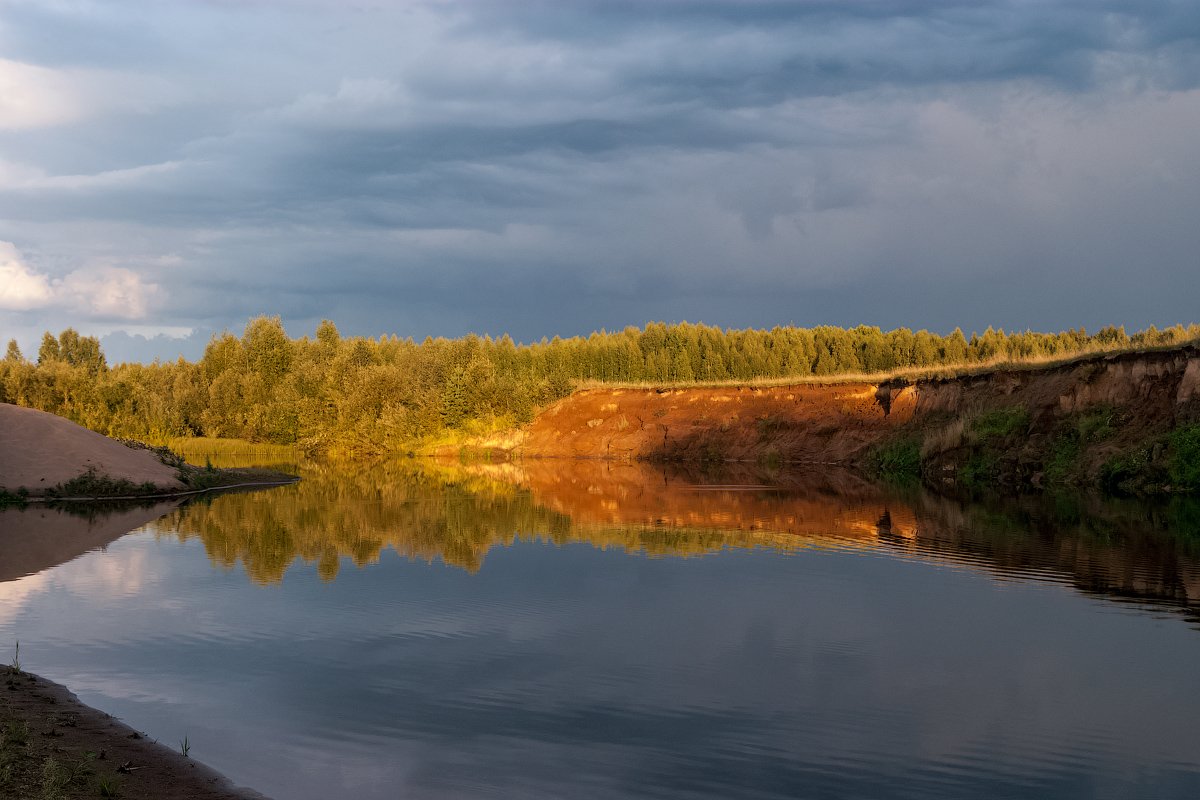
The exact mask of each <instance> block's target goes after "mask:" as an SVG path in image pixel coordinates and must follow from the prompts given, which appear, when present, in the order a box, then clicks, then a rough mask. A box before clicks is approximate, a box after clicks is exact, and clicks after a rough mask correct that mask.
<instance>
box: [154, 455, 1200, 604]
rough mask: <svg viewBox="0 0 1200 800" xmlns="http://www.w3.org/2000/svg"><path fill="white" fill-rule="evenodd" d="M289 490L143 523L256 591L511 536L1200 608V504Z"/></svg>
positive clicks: (338, 482) (846, 486) (805, 486)
mask: <svg viewBox="0 0 1200 800" xmlns="http://www.w3.org/2000/svg"><path fill="white" fill-rule="evenodd" d="M303 476H304V480H303V481H301V482H300V483H298V484H295V485H292V486H287V487H282V488H279V489H274V490H272V491H270V492H265V493H254V494H245V495H232V496H220V497H216V498H211V499H208V500H200V501H196V502H192V503H190V504H188V505H186V506H183V507H181V508H179V509H177V510H175V511H173V512H171V513H170V514H169V515H168V516H167V517H165V518H164V519H163V520H161V521H160V522H159V523H157V524H156V526H155V527H156V529H157V530H158V531H159V532H160V533H161V534H163V535H173V536H178V537H180V538H181V539H183V540H190V539H199V540H200V541H201V542H202V543H203V545H204V548H205V550H206V552H207V553H208V555H209V557H210V559H211V560H212V561H213V562H214V563H215V564H218V565H221V566H223V567H226V568H233V567H235V566H237V565H239V564H240V565H241V567H242V568H243V569H244V570H245V572H246V574H247V575H248V576H249V577H250V579H251V580H253V581H254V582H256V583H259V584H272V583H277V582H279V581H281V580H282V579H283V577H284V575H285V574H286V573H287V571H288V570H289V569H290V568H292V567H293V566H294V565H296V564H298V563H310V564H313V563H315V564H316V565H317V574H318V575H319V576H320V577H321V578H322V579H323V580H327V581H328V580H333V579H334V578H335V577H336V576H337V574H338V572H339V570H340V569H341V568H342V565H343V564H344V563H345V562H347V561H348V562H349V563H352V564H353V565H355V566H358V567H362V566H365V565H368V564H372V563H376V562H377V561H378V560H379V558H380V555H381V553H383V552H384V551H385V550H387V549H391V550H394V551H395V552H397V553H399V554H401V555H403V556H405V557H407V558H410V559H419V560H422V561H426V562H432V561H434V560H440V561H442V562H444V563H446V564H449V565H452V566H455V567H460V568H462V569H465V570H467V571H468V572H471V573H475V572H477V571H478V570H479V569H480V568H481V567H482V566H483V564H484V561H485V559H486V557H487V555H488V553H489V551H491V550H492V549H493V548H496V547H508V546H511V545H512V544H514V543H515V542H522V541H524V542H534V541H536V542H549V543H553V544H556V545H563V544H567V543H571V542H582V543H587V544H589V545H591V546H593V547H597V548H602V549H613V548H615V549H618V550H622V551H625V552H630V553H640V554H644V555H649V556H695V555H702V554H706V553H713V552H717V551H720V550H724V549H728V548H756V547H758V548H764V547H765V548H771V549H774V550H777V551H782V552H792V551H796V550H799V549H804V548H813V547H818V548H839V549H866V550H873V549H878V550H884V551H887V552H889V553H891V554H901V555H905V556H911V557H914V558H921V559H925V560H934V561H937V562H939V563H948V564H956V565H961V566H967V567H972V568H981V569H986V570H988V571H990V572H992V573H995V574H998V575H999V576H1002V577H1022V578H1033V579H1039V580H1053V581H1058V582H1065V583H1069V584H1072V585H1074V586H1075V587H1076V588H1077V589H1079V590H1081V591H1084V592H1088V593H1096V594H1103V595H1107V596H1112V597H1117V598H1127V599H1144V600H1152V601H1156V602H1167V603H1172V604H1181V605H1185V606H1192V605H1195V604H1197V602H1200V536H1197V535H1196V533H1195V532H1196V531H1197V530H1198V527H1200V526H1198V524H1197V521H1198V520H1200V505H1198V504H1196V503H1195V502H1194V501H1185V500H1182V499H1176V500H1175V501H1172V502H1171V503H1166V504H1158V505H1148V504H1145V503H1137V502H1114V501H1103V500H1100V499H1098V498H1067V499H1064V498H1057V499H1051V500H1046V499H1036V498H1026V499H1022V500H1010V501H1007V502H1003V503H992V504H990V505H971V504H963V503H960V502H958V501H955V500H951V499H948V498H943V497H939V496H936V495H931V494H928V493H924V492H920V491H915V490H910V491H903V492H902V491H897V490H892V489H888V488H886V487H880V486H878V485H873V484H871V483H869V482H867V481H865V480H864V479H863V478H862V477H861V476H858V475H856V474H854V473H849V472H841V471H836V470H824V471H820V472H797V471H792V472H786V473H779V472H773V473H766V474H764V473H762V472H758V471H755V470H753V469H749V468H742V469H739V470H733V471H730V470H725V471H722V472H719V473H699V472H689V471H685V470H672V469H663V468H659V467H652V466H647V465H642V464H627V463H626V464H619V463H605V462H599V461H532V462H525V463H523V464H497V465H492V464H468V465H463V464H458V463H437V462H413V461H404V462H396V463H385V464H376V465H374V466H371V467H369V468H358V469H345V468H342V467H338V466H334V465H310V466H308V467H306V468H305V469H304V470H303Z"/></svg>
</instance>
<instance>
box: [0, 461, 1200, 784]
mask: <svg viewBox="0 0 1200 800" xmlns="http://www.w3.org/2000/svg"><path fill="white" fill-rule="evenodd" d="M304 477H305V480H304V481H303V482H301V483H299V484H296V485H292V486H287V487H282V488H278V489H273V490H270V491H265V492H257V493H253V494H243V495H222V496H217V497H213V498H210V499H207V500H204V501H200V502H192V503H189V504H188V505H185V506H182V507H179V508H177V509H174V510H171V511H170V512H169V513H168V515H167V516H166V517H164V518H163V519H162V520H160V521H158V522H155V523H152V524H151V525H149V526H146V527H145V528H143V529H142V530H141V531H140V532H137V533H135V534H133V535H131V536H127V537H123V538H121V539H119V540H118V541H116V542H113V543H112V544H110V545H109V546H108V548H107V550H106V551H104V552H94V553H91V554H89V555H86V556H84V557H82V558H77V559H75V560H74V561H73V562H72V563H70V564H66V565H63V566H61V567H58V568H56V569H50V570H46V571H44V572H41V573H39V574H38V575H35V576H32V577H31V578H23V579H19V580H16V581H10V582H8V583H4V584H0V642H5V641H8V642H11V641H13V640H15V639H20V641H21V642H22V656H23V657H24V656H25V653H26V649H28V653H29V656H28V658H29V666H30V668H32V669H34V670H37V671H42V672H44V673H45V674H47V675H48V676H49V677H52V678H54V679H56V680H60V681H62V682H64V683H66V684H68V685H69V686H71V687H72V688H73V689H75V690H76V691H78V692H79V693H80V695H81V697H83V699H84V700H85V701H87V702H90V703H92V704H94V705H97V706H99V707H101V708H104V709H105V710H106V711H109V712H110V713H113V714H116V715H118V716H120V717H122V718H124V719H126V720H127V721H129V722H131V724H134V725H135V726H136V727H139V728H141V729H144V730H146V731H147V732H149V733H150V734H151V735H152V736H154V737H155V738H158V739H160V740H162V741H166V742H171V741H179V740H181V739H182V738H183V737H184V736H188V737H189V739H190V741H192V742H194V743H195V751H194V754H195V755H196V756H197V757H198V758H200V759H201V760H203V761H206V762H209V763H211V764H213V765H214V766H216V767H217V768H219V769H220V770H222V771H224V772H226V773H227V774H229V775H230V776H231V777H233V779H234V780H236V781H238V782H240V783H245V784H247V785H251V786H254V787H256V788H258V789H260V790H262V791H263V792H264V793H266V794H267V795H270V796H275V797H280V798H282V797H288V798H302V799H305V800H306V799H307V798H314V800H315V798H325V797H355V798H372V799H374V798H378V799H379V800H383V799H384V798H392V797H397V796H402V797H418V798H431V799H433V798H436V799H437V800H441V799H442V798H486V797H522V798H525V797H530V798H539V797H545V798H552V797H555V798H556V797H572V798H575V797H582V798H589V797H593V798H606V799H607V798H613V797H631V798H632V797H663V798H725V797H761V798H780V799H782V798H789V797H829V798H834V797H871V798H955V797H988V798H1028V797H1056V798H1081V799H1082V798H1092V797H1164V798H1168V797H1171V798H1173V797H1178V798H1192V797H1196V796H1200V795H1198V794H1197V793H1198V792H1200V758H1198V757H1197V754H1196V750H1195V747H1194V744H1193V742H1192V737H1191V732H1192V731H1193V729H1194V726H1195V719H1196V718H1197V717H1198V716H1200V694H1197V693H1196V692H1195V691H1194V686H1195V668H1194V665H1195V664H1196V663H1197V662H1198V661H1200V637H1198V636H1196V635H1195V631H1193V630H1191V629H1190V628H1189V627H1188V626H1187V625H1181V624H1178V622H1179V617H1180V616H1182V615H1180V614H1178V613H1175V612H1172V613H1169V614H1164V613H1162V609H1163V608H1164V607H1165V606H1166V605H1168V604H1169V605H1173V606H1175V608H1179V607H1181V606H1182V607H1183V608H1184V614H1191V607H1192V606H1194V605H1195V603H1196V591H1195V589H1196V580H1195V578H1196V563H1197V547H1196V541H1195V539H1194V538H1193V537H1192V536H1191V535H1190V533H1189V531H1192V530H1194V528H1192V527H1189V525H1190V522H1189V519H1190V517H1189V515H1190V514H1191V513H1193V511H1192V510H1193V509H1194V507H1193V506H1190V505H1188V504H1183V503H1175V504H1166V505H1161V506H1145V505H1138V504H1112V503H1099V502H1098V501H1094V500H1086V499H1084V500H1073V501H1070V502H1065V501H1063V502H1059V503H1040V502H1032V501H1013V502H1010V503H1003V504H995V505H990V506H964V505H961V504H959V503H956V502H953V501H948V500H945V499H942V498H937V497H931V496H927V495H924V494H920V493H897V492H894V491H891V490H887V489H881V488H879V487H875V486H872V485H870V484H868V483H866V482H864V481H862V480H861V479H860V478H858V477H856V476H854V475H847V474H842V473H834V472H821V473H817V474H808V475H804V474H787V475H782V474H769V473H768V474H760V473H757V472H755V471H753V470H741V471H736V472H732V473H728V472H727V473H720V474H694V473H684V472H673V471H663V470H659V469H653V468H646V467H639V466H637V465H633V466H631V465H615V464H602V463H597V462H533V463H529V464H525V465H507V464H505V465H488V464H479V465H461V464H427V463H423V462H421V463H413V462H403V463H397V464H381V465H377V466H375V467H372V468H370V469H366V468H355V469H344V468H336V467H332V466H328V465H326V466H320V465H317V466H311V467H305V468H304ZM764 487H767V488H764ZM128 521H129V520H126V522H128ZM389 550H395V551H396V552H397V553H399V554H400V555H401V556H403V557H397V556H394V555H390V554H389V553H388V551H389ZM626 553H633V554H636V557H627V556H626V555H625V554H626ZM647 556H648V557H647ZM695 556H703V557H695ZM424 562H431V563H432V566H427V565H426V563H424ZM213 564H216V565H218V566H219V567H220V568H218V569H213V568H212V565H213ZM339 570H340V571H339ZM247 576H249V578H250V580H247ZM334 576H336V577H337V579H336V580H331V579H332V578H333V577H334ZM319 578H324V579H325V580H324V581H322V580H319ZM1014 578H1017V579H1018V580H1013V579H1014ZM1064 586H1071V587H1074V588H1075V589H1076V590H1078V591H1064V590H1063V587H1064ZM1092 593H1101V594H1103V595H1105V596H1106V597H1116V598H1120V599H1122V600H1126V599H1134V600H1138V601H1139V602H1140V601H1150V602H1152V603H1153V606H1152V607H1149V608H1147V607H1146V606H1143V605H1140V604H1138V605H1130V604H1128V603H1124V602H1123V603H1120V604H1116V603H1111V602H1101V601H1099V600H1097V599H1096V598H1095V597H1093V596H1088V595H1090V594H1092ZM1164 617H1166V618H1168V619H1167V620H1164Z"/></svg>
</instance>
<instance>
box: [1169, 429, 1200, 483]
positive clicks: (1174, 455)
mask: <svg viewBox="0 0 1200 800" xmlns="http://www.w3.org/2000/svg"><path fill="white" fill-rule="evenodd" d="M1167 445H1168V452H1169V457H1168V461H1167V474H1168V475H1169V476H1170V479H1171V486H1172V487H1173V488H1175V489H1178V490H1181V491H1186V492H1194V491H1196V490H1197V489H1200V423H1194V424H1192V425H1185V426H1184V427H1181V428H1177V429H1175V430H1174V431H1172V432H1171V434H1170V435H1169V436H1168V437H1167Z"/></svg>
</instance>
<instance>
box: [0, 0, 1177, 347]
mask: <svg viewBox="0 0 1200 800" xmlns="http://www.w3.org/2000/svg"><path fill="white" fill-rule="evenodd" d="M376 5H377V6H378V8H374V9H373V10H372V9H368V8H365V7H364V8H358V9H356V10H353V11H347V10H345V9H344V8H343V7H341V6H340V4H328V5H326V4H322V3H317V2H313V3H260V4H257V5H255V6H253V7H248V8H247V7H240V6H222V5H208V4H201V3H183V4H178V5H176V6H171V7H165V6H160V5H155V4H150V5H144V6H138V5H130V6H121V7H99V6H97V7H95V8H92V9H91V10H90V12H89V13H88V14H70V13H59V12H55V11H47V10H45V9H42V8H39V7H38V6H36V5H33V4H23V5H22V4H18V5H9V6H5V7H3V8H2V9H0V22H2V23H3V26H2V27H0V42H3V43H4V44H5V46H6V50H5V52H6V57H9V58H15V59H18V60H23V61H28V62H31V63H39V64H43V65H46V66H50V67H54V68H60V67H62V68H66V67H70V68H72V69H80V70H89V69H98V70H108V71H113V72H114V74H115V73H120V74H122V75H124V74H128V75H131V76H133V77H135V78H143V77H152V78H153V79H154V81H156V82H155V83H154V84H153V89H147V88H145V86H147V85H149V84H142V83H138V82H136V81H134V82H131V83H130V84H129V85H130V86H131V87H134V88H132V89H131V90H130V91H135V90H137V91H146V92H147V95H146V97H145V99H144V102H143V101H142V100H137V98H134V99H135V100H137V102H136V103H134V105H133V106H130V105H129V104H128V103H126V104H125V105H123V106H121V107H120V108H117V109H115V110H112V109H110V110H103V109H102V110H101V111H98V112H96V114H94V115H93V116H91V117H89V118H87V119H83V120H81V121H79V122H76V123H71V124H66V125H62V126H58V127H50V128H44V129H37V130H22V131H5V132H0V240H4V241H13V242H14V243H16V245H17V246H18V247H19V248H20V249H21V250H22V252H24V253H25V254H26V256H27V257H28V259H29V260H30V261H31V263H34V264H35V265H36V267H37V268H38V269H39V270H40V271H42V272H45V273H46V274H48V275H50V276H51V277H61V276H63V275H65V274H67V273H69V272H71V271H72V270H74V269H76V268H77V267H78V265H79V264H80V263H86V262H88V261H89V260H95V259H96V258H98V257H102V258H104V259H106V261H105V263H111V264H114V265H117V266H125V267H127V268H129V269H133V270H135V271H137V272H139V273H140V274H142V275H144V276H146V278H147V279H148V280H152V281H153V282H154V283H156V284H157V285H160V286H161V287H162V289H163V293H164V294H163V298H162V302H161V305H160V307H158V308H157V309H156V311H155V314H156V315H157V316H156V317H155V318H154V319H149V320H143V322H145V323H147V324H152V323H155V322H157V323H159V324H163V325H166V324H175V325H184V326H191V327H200V328H205V329H220V328H223V327H226V326H228V327H231V328H232V329H234V330H240V329H241V326H242V324H243V323H244V320H245V318H246V317H248V316H251V315H254V314H257V313H280V314H282V315H284V317H285V321H289V322H292V323H294V324H295V325H299V326H301V327H300V328H299V329H296V330H293V333H304V332H306V328H305V327H304V326H309V327H311V325H313V324H315V321H317V320H319V319H320V318H322V317H325V316H330V317H333V318H334V319H336V320H337V321H338V323H339V325H341V326H342V328H343V330H345V331H347V332H350V333H369V334H378V333H380V332H384V331H396V332H398V333H402V334H406V335H414V336H417V337H421V336H423V335H424V334H426V333H431V334H435V335H437V334H450V335H454V334H459V333H463V332H465V331H467V330H477V331H480V332H489V333H495V334H498V333H502V332H505V331H509V332H511V333H513V334H514V335H516V336H518V337H520V338H523V339H531V338H532V339H536V338H540V337H541V335H553V334H555V333H560V334H573V333H586V332H587V331H588V330H590V329H591V328H593V327H598V326H605V327H609V328H612V327H620V326H622V325H624V324H640V323H642V322H645V321H647V320H649V319H676V320H677V319H685V318H686V319H690V320H693V321H697V320H700V321H707V322H712V323H716V324H722V325H738V326H743V325H772V324H776V323H786V322H796V323H800V324H807V323H817V322H831V323H840V324H857V323H859V322H863V321H866V322H879V323H881V324H889V325H890V324H908V325H919V326H930V327H935V328H941V329H945V328H946V327H953V326H954V325H963V326H964V327H968V328H970V327H972V326H974V327H979V328H982V327H986V325H987V324H993V323H995V324H1007V325H1009V326H1012V325H1019V326H1024V325H1030V326H1035V327H1055V326H1068V325H1072V324H1077V323H1080V322H1082V323H1087V324H1095V323H1092V320H1096V322H1097V323H1100V322H1117V323H1120V322H1126V323H1129V324H1145V323H1147V322H1151V321H1155V322H1159V323H1162V322H1173V321H1175V320H1176V319H1178V318H1182V317H1184V316H1185V315H1186V314H1187V313H1190V312H1189V311H1188V309H1189V308H1190V305H1189V304H1188V292H1187V290H1186V287H1187V285H1188V280H1189V279H1190V278H1189V277H1188V276H1190V275H1191V274H1193V272H1194V266H1195V260H1194V253H1195V252H1197V245H1200V242H1198V241H1197V234H1196V233H1195V228H1196V226H1195V225H1194V224H1193V223H1192V222H1190V221H1189V219H1188V217H1189V216H1190V214H1191V209H1194V208H1195V207H1196V205H1197V200H1200V196H1198V195H1200V171H1198V169H1197V167H1196V165H1197V164H1198V163H1200V153H1198V152H1197V146H1196V144H1195V142H1194V141H1193V140H1194V138H1195V137H1194V136H1193V135H1192V134H1191V133H1190V131H1193V130H1195V126H1196V125H1197V124H1200V96H1198V95H1197V94H1196V93H1195V91H1194V89H1195V87H1196V86H1197V85H1198V81H1197V76H1200V7H1197V6H1196V5H1195V4H1194V3H1184V2H1143V3H1133V2H1117V1H1116V0H1113V1H1112V2H1105V3H1091V2H1087V3H1085V2H1065V1H1064V2H1046V3H1041V4H1034V5H1031V4H1026V3H1008V2H936V3H935V2H907V3H882V2H880V3H872V2H866V3H842V2H837V3H834V2H809V3H795V2H787V3H784V2H715V1H714V2H666V3H657V4H654V5H653V6H652V7H651V6H648V5H647V4H644V3H610V2H604V3H600V2H596V3H572V4H561V3H540V2H539V3H523V4H512V3H478V4H470V5H461V4H429V5H421V4H401V3H397V4H389V3H382V4H376ZM131 21H136V24H132V22H131ZM106 37H109V40H108V41H93V40H100V39H105V38H106ZM10 45H11V46H10ZM137 87H141V88H140V89H139V88H137ZM125 99H126V100H129V98H125ZM130 108H133V109H134V110H132V111H131V110H130ZM164 164H169V165H170V167H169V168H164V169H161V170H157V169H153V168H151V169H146V167H148V166H152V165H164ZM6 165H16V166H15V167H11V166H6ZM6 169H8V170H10V171H14V170H15V171H14V172H13V174H18V173H19V174H20V175H25V176H26V177H25V178H20V179H17V178H13V179H8V178H6V177H5V176H6V175H7V174H8V173H7V172H6ZM112 170H126V171H129V172H127V173H122V174H123V175H125V178H123V179H122V180H114V179H111V177H110V178H104V179H99V178H89V177H87V176H96V175H99V174H100V173H104V172H107V171H112ZM30 174H33V175H35V178H28V175H30ZM37 175H41V176H42V177H43V178H44V180H43V179H42V178H37V177H36V176H37ZM66 175H78V176H83V177H80V178H79V179H78V180H75V179H71V180H66V181H64V180H63V179H62V176H66ZM166 256H170V258H171V259H172V263H175V262H176V261H177V262H178V265H177V266H172V267H169V268H167V267H162V266H159V264H160V261H161V259H162V258H163V257H166ZM1133 264H1137V265H1138V268H1139V269H1140V270H1142V273H1143V274H1144V275H1147V276H1149V277H1148V281H1149V283H1148V284H1147V285H1149V286H1153V287H1156V288H1158V289H1161V290H1162V291H1151V292H1147V293H1146V295H1147V297H1153V298H1154V299H1153V300H1141V299H1140V298H1133V297H1131V296H1130V292H1129V290H1128V289H1129V287H1128V285H1127V282H1126V281H1125V280H1124V276H1125V275H1126V271H1127V270H1128V269H1130V268H1131V265H1133ZM1014 281H1017V282H1016V283H1014ZM1083 284H1087V285H1089V286H1091V287H1093V288H1092V289H1090V290H1089V292H1088V293H1087V296H1086V297H1085V296H1083V294H1082V293H1081V292H1080V291H1079V290H1078V287H1079V286H1080V285H1083ZM1030 285H1039V286H1041V290H1040V291H1038V292H1037V296H1036V297H1028V298H1025V299H1024V301H1023V300H1022V297H1023V293H1024V292H1026V291H1027V289H1028V287H1029V286H1030ZM956 293H957V294H956ZM955 296H957V297H958V298H959V302H958V303H957V304H955V303H954V300H953V298H954V297H955ZM901 301H902V302H901ZM1156 311H1157V312H1158V313H1159V314H1161V315H1163V316H1161V317H1156V316H1155V312H1156ZM1164 317H1165V318H1164ZM40 319H42V320H43V321H44V325H45V326H46V327H57V326H61V325H62V324H64V323H67V324H69V323H71V322H74V320H70V319H68V318H66V317H61V316H54V315H53V314H51V313H49V312H47V313H46V314H45V315H44V316H43V317H41V318H40ZM972 319H974V320H977V321H976V322H972V321H971V320H972ZM35 324H37V323H35V322H33V321H31V320H30V319H27V318H25V317H22V318H21V319H19V320H18V319H17V318H16V317H14V316H12V315H8V316H3V315H0V327H9V328H13V329H14V330H15V329H17V328H18V327H19V328H20V330H22V331H24V330H26V329H27V328H29V327H30V326H31V325H35ZM167 344H168V345H169V344H171V343H167Z"/></svg>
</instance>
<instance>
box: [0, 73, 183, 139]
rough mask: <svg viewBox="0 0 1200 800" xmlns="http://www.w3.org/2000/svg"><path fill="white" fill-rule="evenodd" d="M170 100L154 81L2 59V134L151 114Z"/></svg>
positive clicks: (165, 86)
mask: <svg viewBox="0 0 1200 800" xmlns="http://www.w3.org/2000/svg"><path fill="white" fill-rule="evenodd" d="M174 94H175V93H174V91H173V90H172V89H171V88H170V86H169V84H167V83H166V81H163V80H162V79H160V78H156V77H151V76H139V75H127V74H123V73H120V72H112V71H105V70H79V69H50V68H48V67H42V66H38V65H36V64H28V63H24V62H21V61H13V60H10V59H6V58H0V130H10V131H13V130H29V129H35V128H48V127H53V126H56V125H65V124H68V123H71V122H77V121H78V120H80V119H84V118H85V117H89V116H93V115H95V114H97V113H100V112H102V111H105V110H110V109H111V110H117V111H123V112H127V113H128V112H133V113H139V114H144V113H149V112H150V111H152V110H154V109H155V108H158V107H160V106H162V105H166V104H169V103H171V102H174V99H173V95H174Z"/></svg>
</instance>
